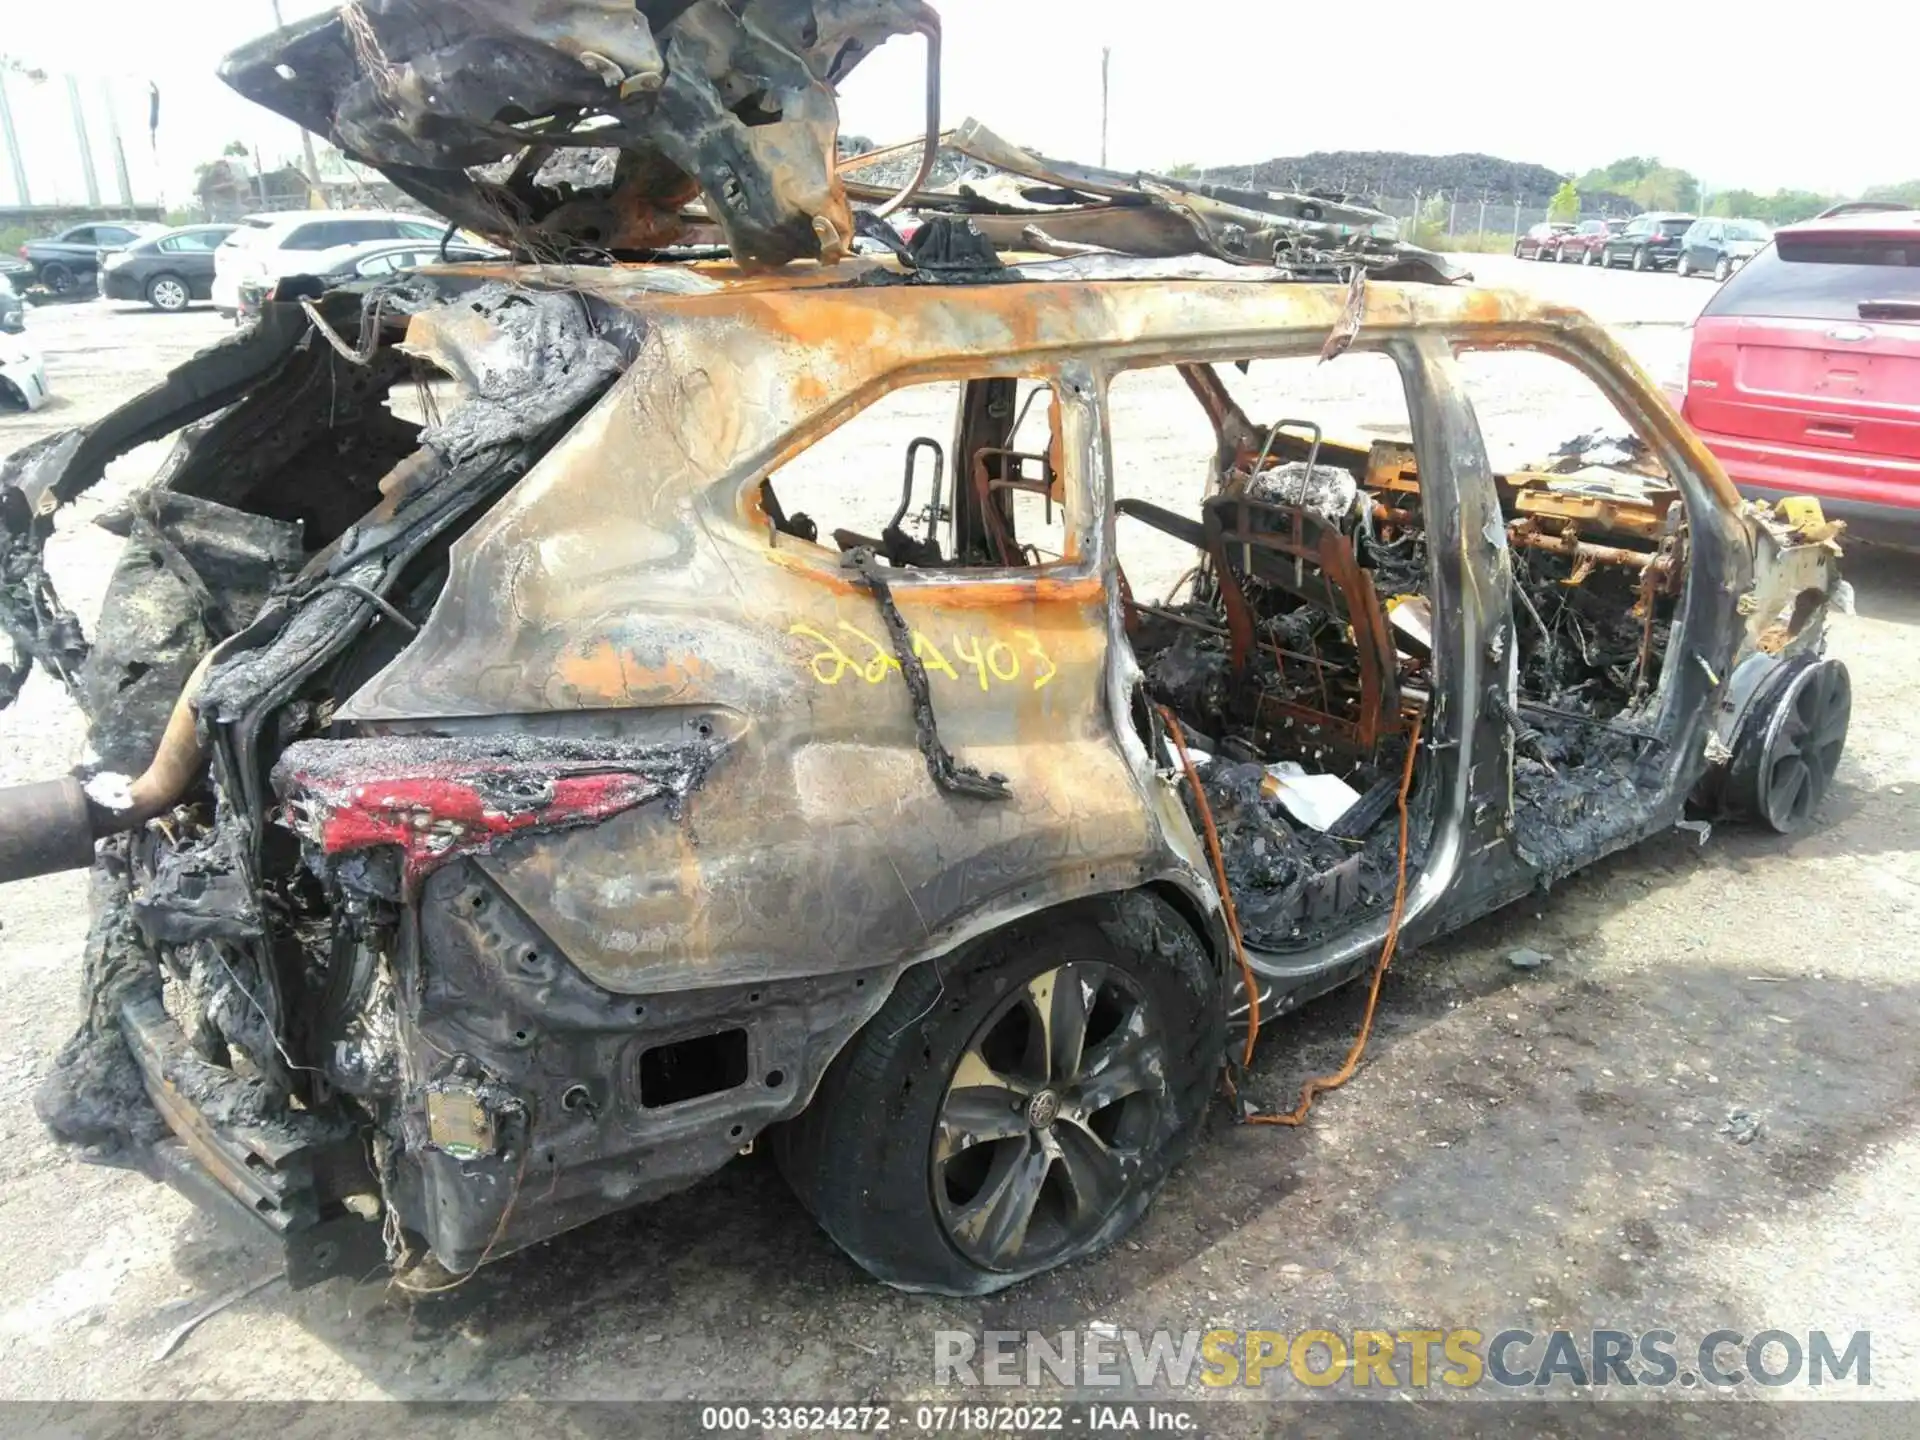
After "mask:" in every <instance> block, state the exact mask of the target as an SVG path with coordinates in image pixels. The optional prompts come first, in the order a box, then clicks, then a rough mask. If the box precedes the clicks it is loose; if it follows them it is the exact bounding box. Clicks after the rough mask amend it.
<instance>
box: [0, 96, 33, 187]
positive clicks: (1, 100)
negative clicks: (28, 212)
mask: <svg viewBox="0 0 1920 1440" xmlns="http://www.w3.org/2000/svg"><path fill="white" fill-rule="evenodd" d="M6 70H7V67H6V63H5V61H4V60H3V59H0V140H5V141H6V142H7V158H8V159H9V160H11V161H12V162H13V188H14V191H15V196H14V198H15V201H16V203H18V204H19V205H20V206H21V208H22V209H24V208H25V207H27V206H28V205H31V204H33V196H31V195H30V194H28V193H27V157H26V156H24V155H22V154H21V153H20V137H19V136H17V135H15V134H14V133H13V106H12V105H10V104H8V103H7V74H6Z"/></svg>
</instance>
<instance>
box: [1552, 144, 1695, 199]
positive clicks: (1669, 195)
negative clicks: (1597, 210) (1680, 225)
mask: <svg viewBox="0 0 1920 1440" xmlns="http://www.w3.org/2000/svg"><path fill="white" fill-rule="evenodd" d="M1574 183H1575V184H1576V185H1577V186H1578V187H1579V188H1580V189H1581V190H1585V191H1593V190H1610V191H1612V192H1613V193H1614V194H1616V195H1624V196H1626V197H1627V198H1628V199H1629V200H1631V201H1633V202H1634V204H1636V205H1638V206H1639V207H1640V208H1641V209H1643V210H1694V209H1697V208H1698V207H1699V205H1700V181H1699V178H1698V177H1697V176H1695V175H1694V174H1693V173H1692V172H1691V171H1687V170H1681V169H1678V168H1677V167H1675V166H1672V165H1662V164H1661V163H1660V161H1659V160H1658V159H1657V158H1655V157H1653V156H1650V155H1629V156H1627V157H1626V158H1625V159H1623V160H1616V161H1614V162H1613V163H1612V164H1611V165H1607V166H1603V167H1602V168H1600V169H1598V170H1589V171H1588V172H1587V173H1586V174H1584V175H1582V176H1581V177H1580V178H1579V179H1578V180H1576V181H1575V182H1574Z"/></svg>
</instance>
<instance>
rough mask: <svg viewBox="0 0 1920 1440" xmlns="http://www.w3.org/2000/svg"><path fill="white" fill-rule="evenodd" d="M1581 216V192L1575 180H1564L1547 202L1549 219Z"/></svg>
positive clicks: (1567, 218) (1572, 218) (1566, 218)
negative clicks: (1577, 188) (1574, 183)
mask: <svg viewBox="0 0 1920 1440" xmlns="http://www.w3.org/2000/svg"><path fill="white" fill-rule="evenodd" d="M1579 218H1580V192H1579V191H1578V190H1576V189H1575V188H1574V185H1573V181H1571V180H1563V181H1561V182H1560V188H1559V189H1558V190H1556V191H1554V192H1553V199H1551V200H1549V201H1548V202H1547V219H1549V220H1578V219H1579Z"/></svg>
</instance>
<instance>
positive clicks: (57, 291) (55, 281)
mask: <svg viewBox="0 0 1920 1440" xmlns="http://www.w3.org/2000/svg"><path fill="white" fill-rule="evenodd" d="M40 283H41V284H42V285H44V286H46V287H47V293H48V294H50V295H71V294H72V293H73V290H74V286H75V284H76V283H77V282H76V280H75V279H74V274H73V271H71V270H69V269H68V268H67V267H66V266H64V265H62V264H61V263H60V262H59V261H58V260H55V261H54V262H52V263H51V264H48V265H42V266H41V267H40Z"/></svg>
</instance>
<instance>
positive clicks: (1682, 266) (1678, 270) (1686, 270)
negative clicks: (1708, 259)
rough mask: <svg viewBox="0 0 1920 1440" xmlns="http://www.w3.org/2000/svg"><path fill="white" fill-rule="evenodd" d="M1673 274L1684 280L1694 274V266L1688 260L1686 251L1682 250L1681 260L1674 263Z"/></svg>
mask: <svg viewBox="0 0 1920 1440" xmlns="http://www.w3.org/2000/svg"><path fill="white" fill-rule="evenodd" d="M1673 273H1674V274H1676V275H1678V276H1679V277H1680V278H1681V279H1683V280H1684V279H1685V278H1686V277H1687V276H1689V275H1691V274H1692V273H1693V264H1692V262H1691V261H1689V260H1688V259H1687V252H1686V251H1684V250H1682V251H1681V252H1680V258H1679V259H1678V260H1675V261H1674V262H1673Z"/></svg>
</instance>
